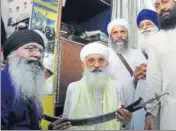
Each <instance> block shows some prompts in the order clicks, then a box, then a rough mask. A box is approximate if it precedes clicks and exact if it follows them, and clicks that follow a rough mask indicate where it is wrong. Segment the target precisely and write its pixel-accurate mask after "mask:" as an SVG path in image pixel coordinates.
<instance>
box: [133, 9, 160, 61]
mask: <svg viewBox="0 0 176 131" xmlns="http://www.w3.org/2000/svg"><path fill="white" fill-rule="evenodd" d="M136 23H137V26H138V29H139V47H140V48H141V49H142V51H143V54H144V56H145V57H146V59H148V46H149V44H150V43H148V40H149V39H150V37H151V36H153V35H154V34H156V32H158V31H159V23H158V14H157V12H155V11H153V10H150V9H143V10H141V11H140V12H139V14H138V16H137V20H136Z"/></svg>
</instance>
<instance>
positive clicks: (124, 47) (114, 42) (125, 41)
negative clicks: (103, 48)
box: [111, 39, 128, 54]
mask: <svg viewBox="0 0 176 131" xmlns="http://www.w3.org/2000/svg"><path fill="white" fill-rule="evenodd" d="M111 41H112V42H111V48H112V49H113V50H114V51H115V52H116V53H117V54H120V53H123V52H125V51H126V50H128V39H125V40H123V42H124V44H123V47H122V48H119V47H118V45H117V44H116V40H111Z"/></svg>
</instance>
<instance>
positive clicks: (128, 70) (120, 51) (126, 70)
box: [107, 18, 146, 129]
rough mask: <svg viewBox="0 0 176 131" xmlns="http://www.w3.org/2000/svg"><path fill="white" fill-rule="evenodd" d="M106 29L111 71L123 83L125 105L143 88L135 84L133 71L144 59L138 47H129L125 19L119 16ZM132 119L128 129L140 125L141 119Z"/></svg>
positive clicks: (123, 102) (141, 85)
mask: <svg viewBox="0 0 176 131" xmlns="http://www.w3.org/2000/svg"><path fill="white" fill-rule="evenodd" d="M107 30H108V33H109V36H110V38H111V45H110V46H111V49H110V53H111V55H110V63H111V65H110V67H111V69H112V71H111V72H116V76H114V79H117V80H119V81H120V82H121V83H122V85H123V86H122V87H123V88H122V93H123V99H122V105H124V106H127V105H129V104H131V103H132V102H134V101H135V96H136V95H138V96H139V94H137V92H138V91H137V90H138V89H140V88H143V86H144V84H145V83H141V84H140V85H138V84H136V83H137V80H138V78H136V77H135V76H134V71H135V69H136V66H139V65H141V64H144V63H145V62H146V59H145V57H144V55H143V54H142V52H141V50H140V49H132V48H130V44H129V40H128V36H129V30H130V27H129V24H128V22H127V21H125V20H124V19H120V18H119V19H116V20H113V21H111V22H110V23H109V25H108V28H107ZM114 52H115V53H114ZM111 74H113V73H111ZM133 119H134V118H133ZM133 119H132V121H131V123H129V125H130V128H129V129H135V128H136V125H137V124H140V125H142V121H141V120H140V121H136V122H135V121H134V120H133ZM143 126H144V121H143ZM142 129H143V128H142Z"/></svg>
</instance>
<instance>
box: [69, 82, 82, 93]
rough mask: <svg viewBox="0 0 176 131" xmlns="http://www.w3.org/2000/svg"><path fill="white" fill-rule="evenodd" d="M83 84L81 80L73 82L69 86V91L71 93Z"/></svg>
mask: <svg viewBox="0 0 176 131" xmlns="http://www.w3.org/2000/svg"><path fill="white" fill-rule="evenodd" d="M81 82H82V81H81V80H79V81H75V82H71V83H70V84H69V85H68V87H67V90H69V91H70V90H73V89H75V88H77V87H79V86H80V83H81Z"/></svg>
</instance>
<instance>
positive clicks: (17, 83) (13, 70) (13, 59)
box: [1, 30, 45, 130]
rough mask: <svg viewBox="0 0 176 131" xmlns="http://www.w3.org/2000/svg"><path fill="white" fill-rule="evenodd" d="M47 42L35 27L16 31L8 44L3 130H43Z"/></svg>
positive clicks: (2, 75)
mask: <svg viewBox="0 0 176 131" xmlns="http://www.w3.org/2000/svg"><path fill="white" fill-rule="evenodd" d="M43 53H44V42H43V40H42V38H41V36H40V35H39V34H37V33H36V32H35V31H32V30H21V31H17V32H15V33H13V34H12V35H11V36H10V37H9V38H8V39H7V40H6V42H5V43H4V46H3V54H4V58H5V60H6V61H7V66H6V67H5V69H4V70H3V71H1V129H2V130H39V129H40V120H41V117H42V106H41V103H40V97H41V94H42V92H45V88H44V87H45V77H44V67H43V64H42V61H43Z"/></svg>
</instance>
